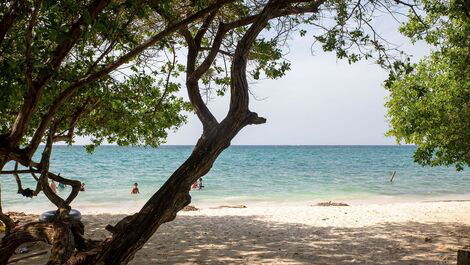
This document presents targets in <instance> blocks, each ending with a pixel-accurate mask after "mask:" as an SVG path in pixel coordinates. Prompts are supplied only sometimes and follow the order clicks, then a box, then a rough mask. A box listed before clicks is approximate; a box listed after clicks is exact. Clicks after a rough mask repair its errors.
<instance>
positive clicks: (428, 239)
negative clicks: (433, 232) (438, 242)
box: [424, 236, 432, 243]
mask: <svg viewBox="0 0 470 265" xmlns="http://www.w3.org/2000/svg"><path fill="white" fill-rule="evenodd" d="M431 241H432V238H431V237H429V236H427V237H424V242H426V243H429V242H431Z"/></svg>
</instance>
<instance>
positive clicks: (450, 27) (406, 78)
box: [386, 0, 470, 170]
mask: <svg viewBox="0 0 470 265" xmlns="http://www.w3.org/2000/svg"><path fill="white" fill-rule="evenodd" d="M422 7H423V12H424V14H419V13H418V12H416V13H414V12H412V10H411V11H410V12H411V13H410V15H409V17H410V19H409V21H408V22H407V23H406V24H405V25H403V26H402V27H401V32H402V33H403V34H404V35H406V36H408V37H409V38H411V40H413V41H418V40H424V41H425V42H426V43H428V44H429V45H431V46H433V47H434V50H433V51H432V52H431V54H430V55H429V56H428V57H426V58H424V59H422V60H420V61H419V62H418V63H417V64H413V65H411V64H410V63H409V62H406V63H398V62H397V63H396V64H395V69H396V70H397V71H395V73H394V74H392V75H391V76H390V79H389V80H388V81H387V83H386V87H387V88H388V90H389V91H390V97H389V99H388V102H387V103H386V106H387V107H388V109H389V110H388V116H389V117H390V125H391V130H390V131H389V132H388V135H391V136H395V137H396V138H397V141H398V142H405V143H412V144H416V145H417V150H416V152H415V154H414V159H415V161H416V162H418V163H420V164H422V165H430V166H438V165H451V164H455V166H456V168H457V170H462V169H463V168H464V166H468V165H470V14H469V12H470V4H469V2H468V1H461V0H453V1H440V0H423V1H422Z"/></svg>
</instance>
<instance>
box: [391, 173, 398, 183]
mask: <svg viewBox="0 0 470 265" xmlns="http://www.w3.org/2000/svg"><path fill="white" fill-rule="evenodd" d="M396 173H397V171H393V173H392V176H391V177H390V182H393V178H395V174H396Z"/></svg>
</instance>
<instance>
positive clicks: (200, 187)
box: [199, 178, 204, 190]
mask: <svg viewBox="0 0 470 265" xmlns="http://www.w3.org/2000/svg"><path fill="white" fill-rule="evenodd" d="M203 188H204V185H202V178H199V190H202V189H203Z"/></svg>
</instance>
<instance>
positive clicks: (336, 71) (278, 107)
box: [76, 18, 429, 145]
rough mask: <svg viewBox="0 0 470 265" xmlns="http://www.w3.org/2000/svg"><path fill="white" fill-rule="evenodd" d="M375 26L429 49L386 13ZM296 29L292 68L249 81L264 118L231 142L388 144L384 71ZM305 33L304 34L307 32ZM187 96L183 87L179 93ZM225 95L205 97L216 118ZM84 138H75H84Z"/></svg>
mask: <svg viewBox="0 0 470 265" xmlns="http://www.w3.org/2000/svg"><path fill="white" fill-rule="evenodd" d="M376 21H378V23H377V28H378V31H379V32H380V33H381V34H382V35H383V36H384V37H386V38H387V39H390V40H392V42H393V43H394V44H396V45H398V46H400V48H401V49H402V50H404V51H405V52H407V53H408V54H411V55H413V56H414V60H417V59H419V58H421V57H422V56H424V55H426V54H427V53H428V52H429V48H428V47H426V46H425V45H424V44H420V43H418V44H415V45H412V44H411V43H410V42H409V41H408V39H406V38H405V37H403V36H401V35H400V34H399V33H398V32H397V28H398V23H397V22H396V21H394V20H392V19H390V18H383V19H382V20H380V19H379V20H376ZM297 35H298V34H295V36H294V37H293V39H292V40H291V42H290V44H289V48H290V52H289V53H288V54H287V56H286V58H287V59H288V60H289V61H290V63H291V71H289V72H288V73H287V75H286V76H284V77H282V78H281V79H278V80H260V81H257V82H256V83H252V84H251V85H250V90H251V91H252V93H253V94H254V95H255V96H256V98H254V97H252V98H251V99H250V109H251V110H252V111H255V112H257V113H258V115H260V116H262V117H265V118H267V123H266V124H262V125H251V126H248V127H245V128H244V129H243V130H242V131H241V132H240V133H239V134H238V135H237V136H236V137H235V139H234V140H233V141H232V144H235V145H391V144H396V141H395V139H393V138H390V137H385V136H384V134H385V133H386V131H387V130H388V123H387V120H386V108H385V106H384V103H385V98H386V96H387V92H386V90H385V89H384V88H383V81H384V80H385V79H386V78H387V72H386V71H384V70H383V69H381V68H380V67H379V66H377V65H375V64H374V63H373V62H371V61H361V62H359V63H355V64H352V65H350V64H348V63H347V61H343V60H337V59H336V57H335V54H334V53H325V52H323V51H321V49H315V50H314V54H312V49H311V47H312V43H313V39H312V38H311V37H310V38H309V37H303V38H302V37H300V36H297ZM307 36H308V34H307ZM181 96H183V97H184V98H185V99H187V95H186V93H185V92H183V93H181ZM228 102H229V97H228V96H225V97H218V98H215V99H213V100H212V101H210V102H209V103H208V106H209V108H210V109H211V111H212V112H213V113H214V115H215V116H216V118H218V120H219V121H220V120H222V119H223V117H224V116H225V114H226V111H227V108H228ZM201 133H202V126H201V124H200V122H199V120H198V119H197V117H196V116H195V115H193V114H188V123H187V124H185V125H184V126H182V127H181V128H180V129H179V130H178V131H176V132H170V133H169V137H168V139H167V144H170V145H193V144H195V143H196V141H197V139H198V138H199V136H200V135H201ZM88 142H89V141H88V139H86V138H82V139H77V141H76V144H86V143H88Z"/></svg>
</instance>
